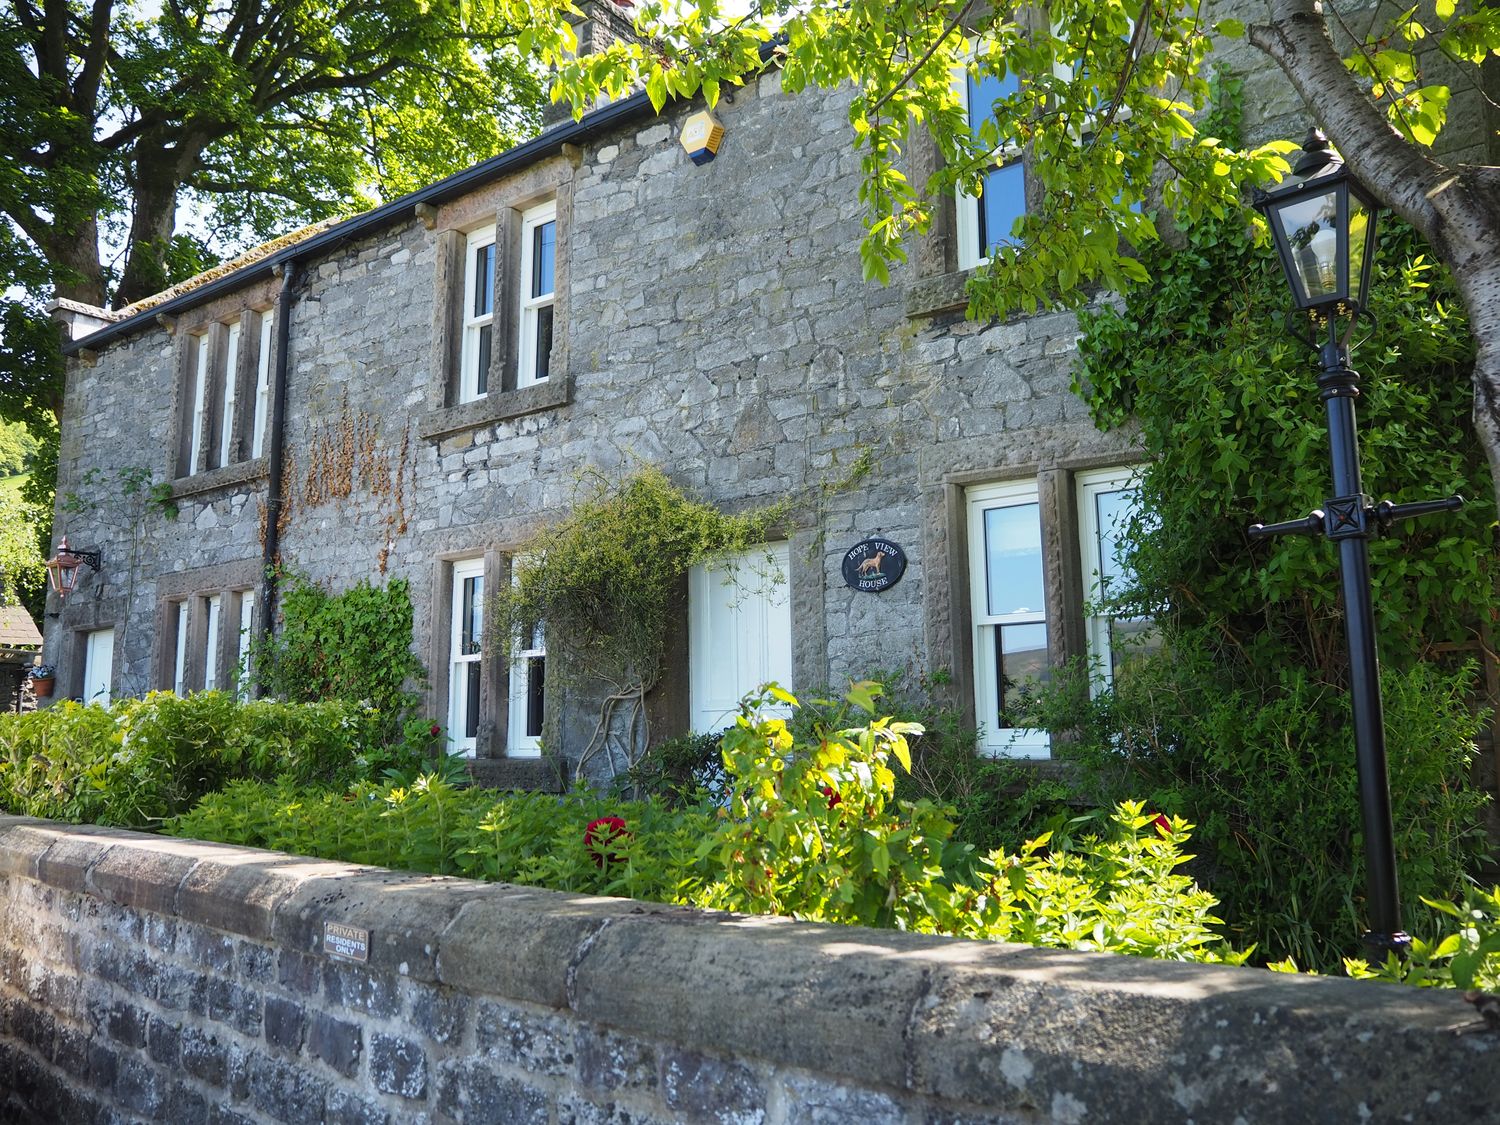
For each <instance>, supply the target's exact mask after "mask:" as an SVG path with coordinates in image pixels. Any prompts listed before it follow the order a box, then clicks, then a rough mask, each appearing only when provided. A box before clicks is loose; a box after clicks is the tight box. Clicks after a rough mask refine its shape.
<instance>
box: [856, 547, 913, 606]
mask: <svg viewBox="0 0 1500 1125" xmlns="http://www.w3.org/2000/svg"><path fill="white" fill-rule="evenodd" d="M905 573H906V552H905V551H903V550H902V549H901V548H900V547H899V546H897V545H896V544H895V543H892V542H891V541H890V540H889V539H866V540H863V541H862V542H859V543H856V544H855V545H854V546H852V547H850V548H849V550H848V551H846V552H845V553H844V584H845V585H847V586H848V587H849V588H850V589H851V590H863V591H864V592H865V593H867V594H878V593H880V592H881V591H882V590H889V589H890V588H891V587H892V586H894V585H895V584H896V583H897V582H900V581H901V576H902V575H903V574H905Z"/></svg>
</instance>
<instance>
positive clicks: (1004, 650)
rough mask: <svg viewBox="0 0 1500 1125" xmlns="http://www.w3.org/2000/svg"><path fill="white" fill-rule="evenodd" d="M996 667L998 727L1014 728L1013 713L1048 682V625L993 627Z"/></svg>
mask: <svg viewBox="0 0 1500 1125" xmlns="http://www.w3.org/2000/svg"><path fill="white" fill-rule="evenodd" d="M995 667H996V669H998V678H999V684H998V689H999V690H998V691H997V692H996V693H995V694H996V697H997V698H998V699H999V701H1000V714H999V715H998V716H997V719H998V722H999V725H1000V726H1002V727H1013V726H1015V725H1016V723H1015V721H1014V712H1015V711H1016V710H1017V709H1018V708H1020V707H1022V706H1024V705H1025V704H1026V703H1027V701H1029V700H1030V699H1031V698H1033V697H1034V696H1035V694H1036V691H1037V689H1038V688H1039V687H1041V686H1042V685H1043V684H1045V683H1046V682H1047V681H1048V680H1049V679H1051V676H1052V672H1051V668H1050V666H1049V665H1048V663H1047V626H1046V625H1043V624H1037V625H999V626H996V627H995Z"/></svg>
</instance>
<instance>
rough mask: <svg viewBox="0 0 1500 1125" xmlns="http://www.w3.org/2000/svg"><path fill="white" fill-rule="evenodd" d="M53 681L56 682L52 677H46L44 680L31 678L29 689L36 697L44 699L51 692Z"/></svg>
mask: <svg viewBox="0 0 1500 1125" xmlns="http://www.w3.org/2000/svg"><path fill="white" fill-rule="evenodd" d="M55 683H57V681H56V680H54V679H52V678H51V677H48V678H47V679H45V680H38V679H33V680H32V681H31V690H32V692H33V693H34V694H35V695H36V697H37V698H38V699H46V698H47V697H48V696H49V695H51V694H52V685H53V684H55Z"/></svg>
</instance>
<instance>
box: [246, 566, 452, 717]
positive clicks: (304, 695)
mask: <svg viewBox="0 0 1500 1125" xmlns="http://www.w3.org/2000/svg"><path fill="white" fill-rule="evenodd" d="M251 667H252V669H253V670H254V678H255V682H256V686H257V687H258V688H259V689H260V690H261V691H262V692H264V693H265V694H268V695H272V696H275V697H276V698H278V699H282V700H286V701H287V702H291V703H316V702H319V701H322V700H331V699H333V700H341V701H343V702H345V703H349V704H354V705H357V706H360V707H364V708H367V709H373V710H374V712H376V714H377V715H378V716H379V718H380V723H381V733H382V737H383V738H384V740H386V741H389V742H393V743H394V742H397V741H399V740H400V738H401V732H402V726H403V723H404V721H405V720H406V719H407V718H409V717H410V712H411V710H412V708H413V707H414V706H415V705H416V702H417V696H416V695H415V693H414V692H413V690H412V688H413V685H417V684H420V683H422V682H424V681H425V679H426V675H427V671H426V669H425V668H424V667H423V666H422V662H421V661H419V660H418V659H417V658H416V656H415V655H414V654H413V653H412V607H411V596H410V594H409V592H408V589H407V583H406V580H405V579H404V578H394V579H392V580H391V581H390V583H389V584H387V585H386V586H374V585H371V584H370V583H369V582H368V581H366V580H365V579H361V580H360V581H359V582H357V583H356V584H355V585H354V586H352V587H350V588H349V589H348V590H345V591H344V592H343V593H341V594H334V593H330V592H329V591H328V590H325V589H324V588H323V587H321V586H319V585H316V584H315V583H312V582H309V581H308V580H307V579H305V578H302V577H300V576H298V575H295V574H287V575H286V576H285V578H284V588H283V590H282V594H281V627H280V629H279V631H278V632H276V633H273V634H270V635H268V636H266V637H264V638H262V639H261V640H260V641H259V642H257V644H256V645H255V648H254V651H253V653H252V656H251Z"/></svg>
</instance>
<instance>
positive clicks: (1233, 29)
mask: <svg viewBox="0 0 1500 1125" xmlns="http://www.w3.org/2000/svg"><path fill="white" fill-rule="evenodd" d="M1214 34H1215V35H1221V36H1223V37H1224V38H1225V39H1243V38H1244V37H1245V25H1244V23H1243V22H1241V21H1240V20H1235V19H1228V20H1220V21H1219V22H1218V23H1216V24H1214Z"/></svg>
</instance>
